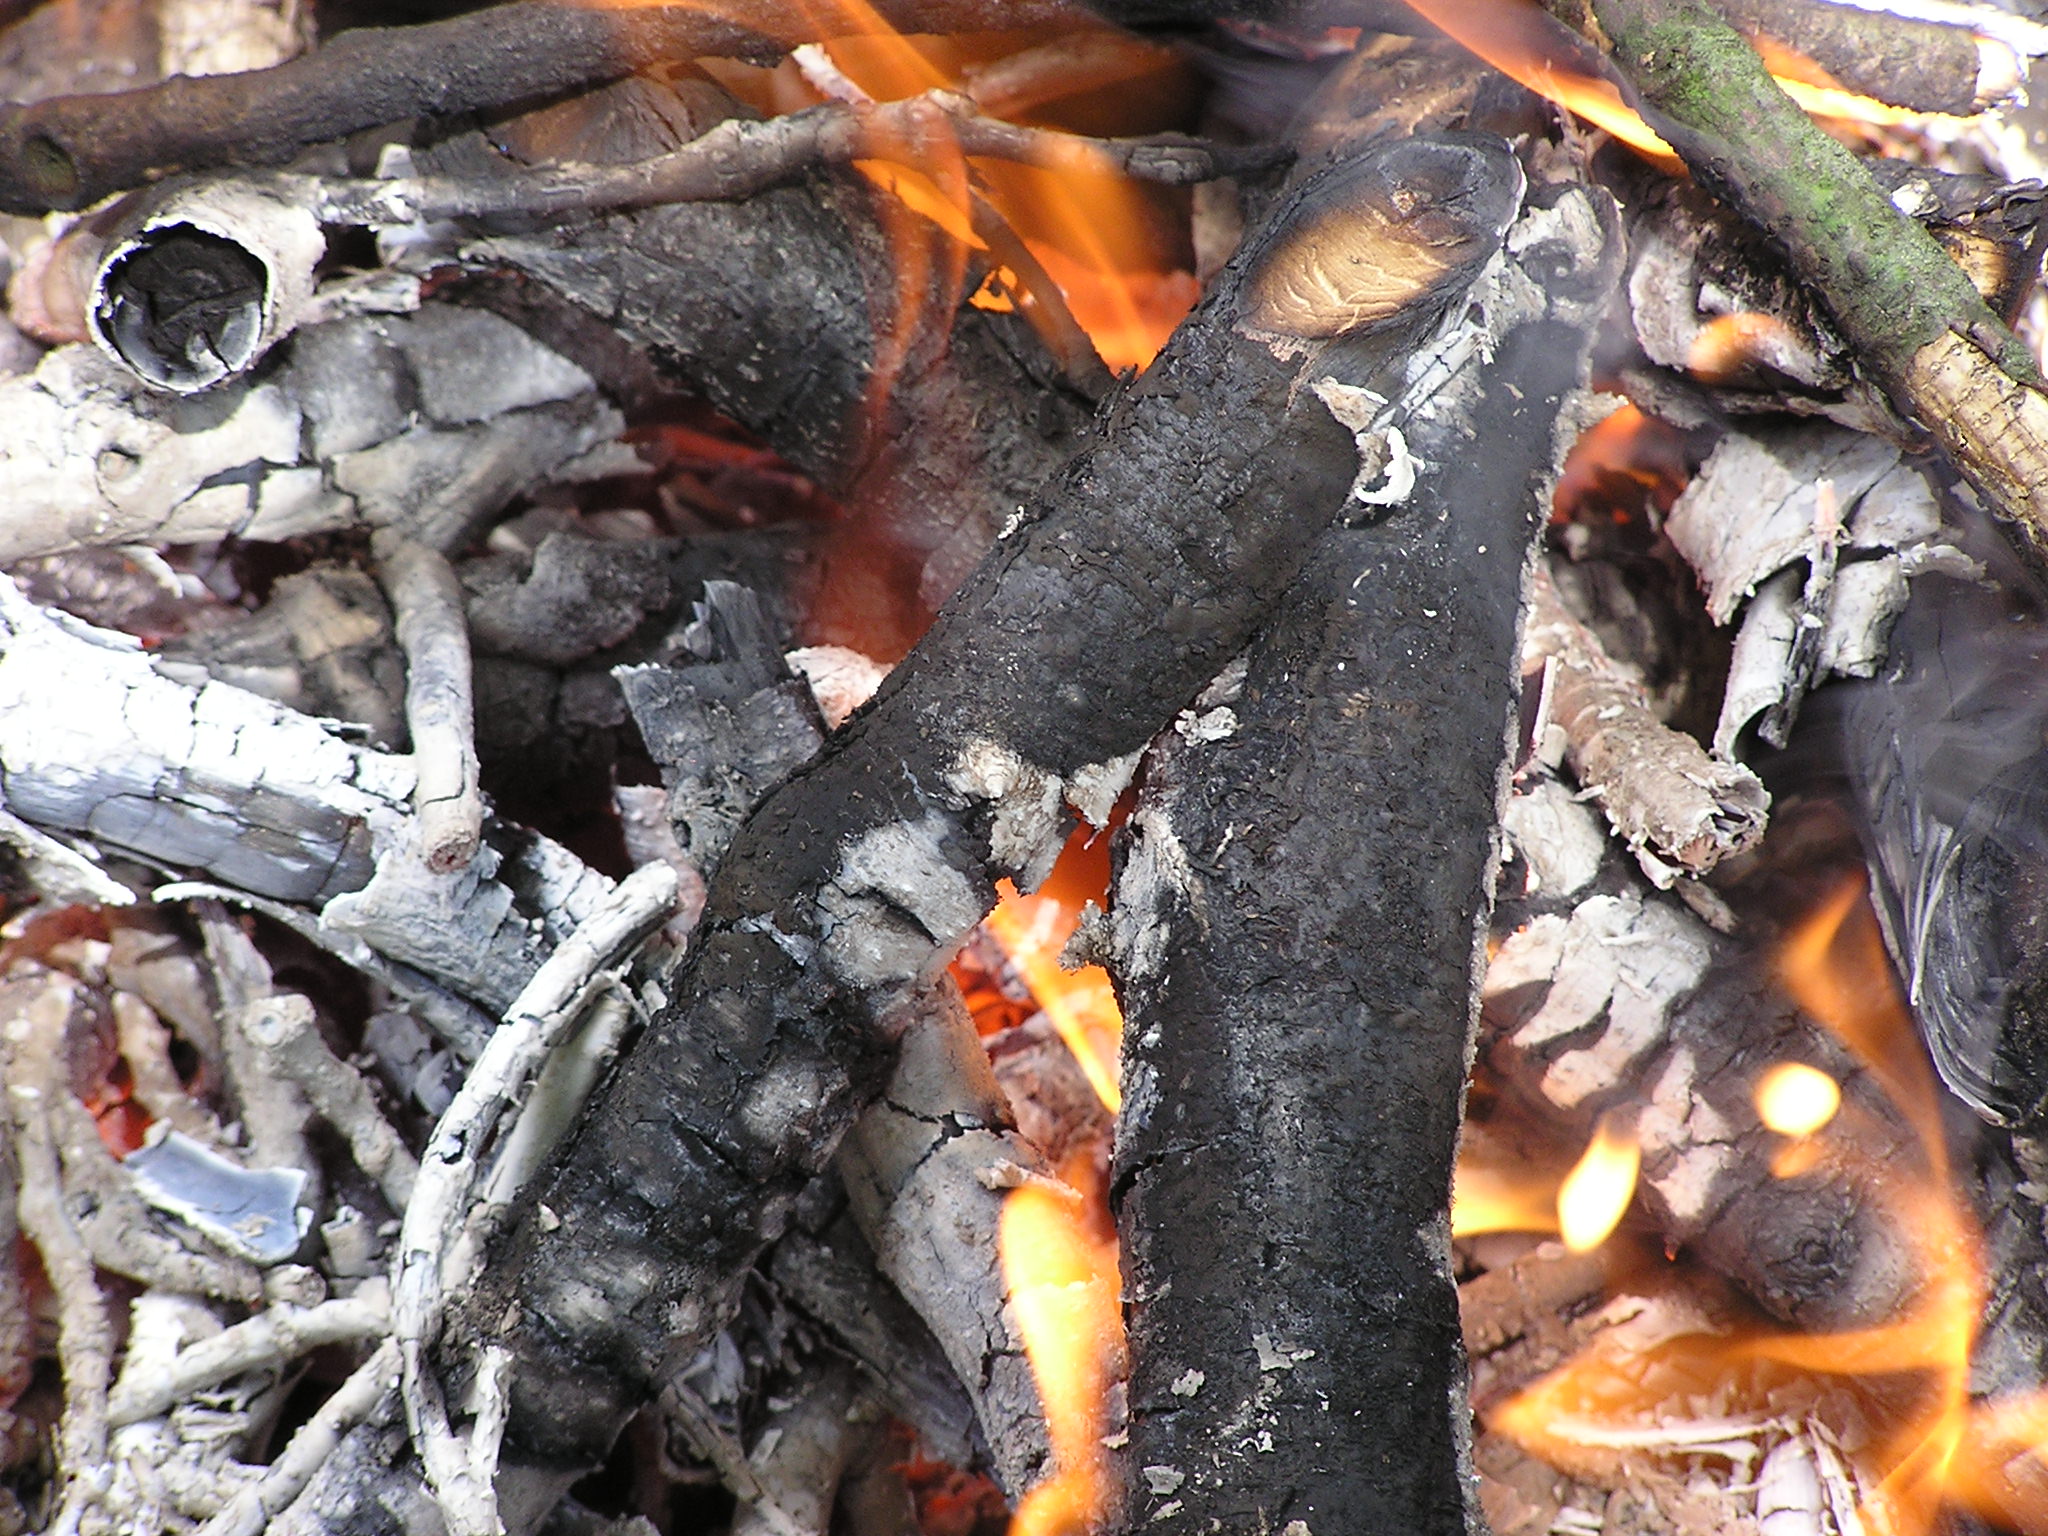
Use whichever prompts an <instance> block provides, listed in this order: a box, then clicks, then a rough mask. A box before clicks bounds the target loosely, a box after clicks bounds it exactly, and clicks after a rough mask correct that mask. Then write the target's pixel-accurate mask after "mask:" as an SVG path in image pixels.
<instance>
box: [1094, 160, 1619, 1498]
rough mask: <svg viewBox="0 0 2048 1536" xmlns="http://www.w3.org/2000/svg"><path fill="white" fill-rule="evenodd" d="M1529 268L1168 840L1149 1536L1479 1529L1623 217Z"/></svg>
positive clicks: (1126, 1146) (1157, 1008)
mask: <svg viewBox="0 0 2048 1536" xmlns="http://www.w3.org/2000/svg"><path fill="white" fill-rule="evenodd" d="M1509 250H1510V251H1511V252H1513V253H1514V259H1512V260H1510V261H1507V262H1504V263H1503V265H1502V266H1501V268H1500V269H1499V270H1498V272H1497V273H1493V274H1489V276H1488V277H1487V278H1482V280H1481V282H1480V285H1479V286H1478V287H1477V289H1476V290H1475V301H1474V307H1473V312H1472V315H1471V316H1470V317H1469V318H1468V320H1467V322H1466V324H1467V325H1469V326H1470V327H1471V334H1468V335H1466V336H1462V337H1460V336H1457V335H1456V334H1454V335H1453V336H1452V337H1451V338H1448V339H1447V350H1448V351H1450V353H1451V355H1453V356H1456V355H1459V354H1458V353H1457V352H1456V351H1455V350H1453V349H1455V348H1457V347H1460V346H1462V345H1464V344H1465V343H1468V342H1470V343H1475V345H1473V346H1472V347H1471V350H1470V351H1469V352H1466V353H1464V354H1462V355H1463V357H1464V361H1463V362H1462V363H1456V364H1453V365H1452V366H1453V367H1454V369H1455V371H1454V372H1452V373H1451V375H1450V377H1449V378H1448V379H1447V380H1446V381H1445V382H1444V383H1443V385H1442V386H1441V388H1440V389H1439V390H1438V391H1437V393H1436V394H1435V395H1434V396H1433V398H1431V399H1430V400H1429V401H1428V402H1427V403H1426V404H1423V405H1421V406H1419V407H1418V408H1417V409H1416V410H1415V411H1413V412H1412V413H1411V417H1410V420H1409V422H1408V424H1407V426H1406V428H1405V433H1406V438H1407V442H1408V446H1409V451H1410V452H1411V453H1412V454H1413V455H1414V456H1415V458H1416V459H1417V460H1418V461H1419V462H1420V464H1421V465H1422V466H1423V467H1422V469H1421V470H1420V472H1419V478H1418V479H1417V480H1416V482H1415V484H1414V487H1413V489H1412V491H1411V492H1410V493H1409V495H1408V496H1407V497H1406V499H1405V500H1404V501H1403V502H1401V503H1400V504H1399V505H1398V506H1395V507H1393V508H1391V509H1390V510H1388V511H1387V512H1386V514H1385V515H1384V516H1383V517H1381V518H1379V519H1378V520H1376V521H1373V522H1370V523H1369V524H1367V525H1366V526H1362V527H1343V528H1338V529H1335V530H1332V531H1331V532H1329V533H1327V534H1325V535H1324V537H1323V539H1322V541H1321V543H1320V544H1319V545H1318V546H1317V549H1316V553H1315V555H1314V557H1313V559H1312V560H1311V562H1310V563H1309V566H1308V568H1307V569H1306V570H1305V571H1304V572H1303V574H1302V577H1301V579H1300V580H1299V581H1298V582H1297V583H1296V585H1295V586H1294V588H1293V589H1292V590H1291V591H1290V592H1289V594H1288V596H1287V599H1286V601H1285V602H1284V604H1283V605H1282V607H1281V609H1280V611H1279V613H1278V615H1277V616H1276V618H1275V621H1274V623H1273V625H1272V627H1271V628H1270V629H1269V630H1268V631H1267V632H1266V633H1265V634H1263V635H1262V636H1261V637H1260V638H1259V639H1258V640H1257V641H1256V642H1255V643H1254V645H1253V647H1252V649H1251V651H1250V652H1249V653H1248V656H1247V658H1246V668H1245V674H1244V679H1243V682H1242V685H1241V687H1240V688H1239V689H1238V690H1237V692H1236V693H1235V696H1234V697H1230V698H1228V699H1221V698H1219V699H1217V700H1215V701H1209V700H1205V703H1210V705H1211V708H1210V710H1209V711H1208V712H1205V713H1203V714H1201V715H1198V716H1197V717H1196V718H1195V719H1194V721H1193V722H1192V723H1193V726H1194V729H1191V730H1188V731H1186V732H1183V733H1178V734H1181V735H1184V736H1185V738H1186V739H1185V741H1184V742H1182V743H1179V744H1176V745H1174V746H1172V747H1171V748H1170V749H1169V750H1168V751H1166V752H1165V753H1163V754H1161V756H1160V757H1156V758H1155V759H1154V760H1153V763H1152V767H1151V769H1150V771H1149V772H1148V777H1147V788H1146V791H1145V793H1144V795H1143V796H1142V797H1141V799H1140V801H1139V806H1138V810H1137V812H1136V813H1135V815H1134V817H1133V821H1132V826H1133V829H1134V831H1135V833H1136V838H1135V840H1134V843H1133V846H1132V847H1131V849H1130V851H1129V853H1128V854H1127V856H1126V858H1125V862H1124V868H1123V871H1122V874H1121V877H1120V880H1119V884H1118V887H1117V892H1116V900H1115V902H1114V905H1113V908H1112V922H1113V924H1114V928H1115V933H1116V940H1117V956H1118V959H1119V960H1120V962H1121V965H1120V973H1121V981H1122V983H1123V985H1122V992H1123V995H1124V998H1125V1001H1126V1007H1127V1011H1128V1017H1127V1021H1126V1033H1125V1046H1124V1051H1125V1056H1124V1112H1123V1119H1122V1121H1121V1124H1120V1126H1119V1131H1118V1138H1117V1153H1116V1157H1117V1168H1116V1174H1115V1180H1114V1202H1115V1204H1116V1207H1117V1211H1118V1225H1119V1228H1120V1230H1121V1232H1122V1236H1123V1241H1124V1248H1125V1256H1126V1258H1125V1270H1124V1280H1125V1289H1126V1294H1127V1295H1128V1297H1129V1314H1130V1325H1131V1353H1132V1361H1133V1367H1132V1379H1131V1427H1130V1445H1129V1450H1128V1452H1127V1453H1125V1457H1124V1459H1125V1462H1126V1464H1127V1465H1126V1471H1127V1476H1126V1479H1125V1481H1126V1483H1127V1485H1130V1486H1131V1496H1130V1502H1129V1506H1128V1507H1127V1509H1126V1510H1125V1515H1124V1525H1123V1527H1122V1528H1123V1529H1124V1530H1127V1531H1141V1530H1142V1531H1154V1530H1156V1531H1163V1532H1183V1531H1185V1532H1196V1531H1210V1530H1217V1529H1222V1530H1253V1529H1266V1530H1280V1529H1282V1528H1283V1527H1285V1528H1286V1529H1289V1530H1293V1529H1296V1523H1298V1525H1299V1528H1300V1529H1303V1530H1309V1531H1314V1532H1324V1531H1338V1530H1385V1531H1395V1530H1398V1531H1404V1532H1412V1533H1415V1536H1455V1533H1461V1532H1463V1531H1465V1530H1466V1529H1468V1528H1477V1519H1476V1515H1475V1514H1474V1512H1473V1511H1472V1510H1471V1509H1470V1508H1469V1507H1468V1505H1467V1502H1466V1474H1465V1472H1464V1470H1463V1469H1464V1468H1465V1467H1466V1466H1467V1464H1468V1458H1469V1454H1470V1450H1469V1441H1468V1425H1467V1413H1466V1409H1465V1404H1464V1386H1463V1369H1462V1362H1461V1357H1460V1354H1459V1348H1458V1306H1457V1297H1456V1294H1455V1290H1454V1287H1453V1285H1452V1280H1451V1274H1450V1264H1449V1249H1450V1239H1449V1231H1448V1227H1447V1225H1446V1217H1445V1212H1446V1210H1447V1209H1448V1205H1449V1195H1450V1174H1451V1159H1452V1154H1453V1151H1454V1148H1455V1146H1456V1143H1457V1136H1458V1122H1459V1116H1460V1108H1461V1105H1462V1100H1463V1084H1464V1078H1465V1072H1466V1066H1467V1063H1468V1061H1469V1060H1470V1053H1471V1050H1472V1040H1473V1029H1474V1018H1475V997H1474V986H1473V977H1474V965H1475V958H1476V954H1477V951H1478V948H1479V945H1480V942H1481V939H1482V937H1483V935H1484V932H1485V923H1486V914H1487V912H1488V910H1489V907H1490V905H1491V895H1492V884H1493V875H1494V870H1495V868H1496V867H1497V862H1496V859H1495V856H1494V851H1493V850H1494V837H1495V832H1494V828H1495V825H1496V822H1497V815H1498V804H1499V799H1500V793H1501V787H1502V783H1503V779H1504V774H1505V769H1506V761H1507V746H1508V732H1509V726H1510V719H1511V714H1512V709H1513V701H1514V698H1515V691H1516V674H1517V671H1518V644H1519V629H1520V621H1521V612H1520V609H1521V598H1520V593H1521V585H1522V575H1523V572H1524V570H1525V569H1526V566H1527V561H1528V553H1529V547H1530V542H1531V539H1532V538H1533V536H1534V535H1535V533H1536V531H1537V529H1538V527H1539V526H1540V525H1541V522H1542V516H1543V512H1544V510H1545V509H1546V508H1547V506H1548V497H1547V496H1546V495H1544V494H1543V492H1544V489H1545V487H1546V486H1547V484H1548V482H1549V479H1550V477H1551V474H1552V466H1553V464H1554V462H1555V452H1556V449H1555V445H1554V438H1555V436H1556V435H1557V430H1558V421H1559V411H1560V407H1561V406H1562V404H1563V403H1564V401H1565V399H1566V397H1567V396H1568V395H1569V394H1570V392H1571V391H1573V390H1575V389H1577V388H1580V387H1582V386H1583V384H1584V381H1585V368H1586V362H1585V359H1586V355H1587V351H1588V348H1589V346H1590V338H1591V332H1592V327H1593V325H1594V324H1595V323H1596V322H1597V320H1598V319H1599V316H1600V315H1601V313H1602V312H1603V311H1604V310H1605V308H1606V305H1607V302H1608V298H1609V296H1610V295H1611V293H1612V292H1613V291H1614V288H1615V284H1616V282H1617V281H1618V278H1619V271H1620V241H1619V220H1618V217H1617V216H1616V214H1615V212H1614V209H1613V205H1612V203H1611V202H1610V201H1609V200H1608V198H1607V196H1606V194H1605V193H1603V192H1595V191H1591V190H1589V189H1585V188H1581V187H1577V186H1571V185H1565V186H1554V187H1549V188H1545V189H1541V190H1540V191H1539V192H1538V193H1537V195H1536V196H1535V198H1533V199H1532V206H1531V208H1530V211H1529V212H1528V213H1527V214H1526V215H1525V216H1524V218H1523V220H1522V222H1521V223H1520V224H1518V225H1517V226H1516V228H1515V230H1514V231H1513V232H1511V233H1510V235H1509ZM1224 711H1227V712H1228V714H1227V716H1226V715H1224V714H1223V712H1224ZM1169 739H1170V738H1169ZM1290 1522H1295V1523H1290Z"/></svg>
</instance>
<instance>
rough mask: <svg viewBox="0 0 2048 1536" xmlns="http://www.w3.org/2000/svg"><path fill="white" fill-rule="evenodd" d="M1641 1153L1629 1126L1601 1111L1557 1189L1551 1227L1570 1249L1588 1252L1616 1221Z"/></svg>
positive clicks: (1630, 1196) (1630, 1195)
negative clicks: (1554, 1225)
mask: <svg viewBox="0 0 2048 1536" xmlns="http://www.w3.org/2000/svg"><path fill="white" fill-rule="evenodd" d="M1642 1167H1643V1153H1642V1148H1641V1147H1640V1146H1639V1145H1638V1144H1637V1142H1636V1138H1635V1134H1634V1132H1632V1131H1625V1130H1623V1129H1622V1128H1621V1127H1620V1126H1619V1125H1618V1124H1617V1123H1616V1122H1615V1120H1614V1119H1613V1118H1612V1117H1611V1116H1602V1117H1601V1121H1600V1124H1599V1125H1598V1126H1597V1127H1595V1129H1594V1131H1593V1139H1592V1141H1591V1142H1589V1143H1588V1144H1587V1146H1586V1150H1585V1153H1584V1154H1583V1155H1582V1156H1581V1157H1580V1158H1579V1160H1578V1162H1577V1164H1576V1165H1574V1167H1573V1168H1572V1171H1571V1172H1570V1173H1568V1174H1566V1175H1565V1176H1564V1183H1562V1184H1560V1185H1559V1186H1558V1189H1557V1231H1558V1236H1560V1237H1562V1238H1563V1239H1564V1245H1565V1247H1567V1248H1569V1249H1570V1250H1571V1251H1572V1252H1573V1253H1591V1252H1592V1251H1593V1250H1594V1249H1595V1248H1598V1247H1599V1246H1600V1245H1601V1244H1602V1243H1604V1242H1606V1241H1607V1238H1608V1234H1609V1233H1611V1232H1613V1230H1614V1229H1615V1228H1616V1227H1618V1226H1620V1225H1621V1218H1622V1217H1623V1216H1625V1215H1627V1214H1628V1207H1629V1202H1630V1201H1632V1200H1634V1199H1635V1197H1636V1176H1637V1175H1638V1174H1639V1173H1641V1172H1642Z"/></svg>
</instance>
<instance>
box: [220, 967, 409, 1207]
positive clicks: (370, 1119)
mask: <svg viewBox="0 0 2048 1536" xmlns="http://www.w3.org/2000/svg"><path fill="white" fill-rule="evenodd" d="M272 1002H273V1003H274V1004H275V1005H276V1006H273V1007H269V1008H266V1009H264V1010H263V1011H262V1012H261V1013H258V1014H255V1015H253V1016H252V1017H251V1019H250V1021H249V1024H248V1025H247V1026H246V1027H247V1028H248V1030H249V1034H250V1036H251V1038H252V1039H254V1040H255V1042H256V1048H257V1050H258V1051H259V1052H260V1053H261V1054H262V1057H263V1060H264V1062H265V1063H266V1064H267V1065H268V1066H269V1067H270V1069H271V1070H272V1072H273V1073H274V1074H275V1075H277V1076H279V1077H282V1078H285V1079H287V1080H289V1081H290V1082H293V1083H296V1084H297V1085H298V1087H299V1090H300V1092H302V1093H304V1094H305V1096H306V1098H307V1100H308V1101H309V1102H310V1103H311V1104H312V1106H313V1111H314V1113H316V1114H317V1115H319V1116H320V1118H321V1119H323V1120H325V1121H326V1122H327V1123H328V1124H329V1125H331V1126H333V1127H334V1128H335V1129H336V1130H337V1131H339V1132H341V1134H342V1136H343V1137H344V1138H346V1140H347V1141H348V1150H349V1155H350V1156H351V1157H353V1158H354V1159H355V1162H356V1166H357V1167H358V1168H360V1169H362V1170H363V1172H365V1173H367V1174H368V1175H369V1176H370V1177H371V1178H373V1179H375V1180H376V1181H377V1187H378V1188H379V1189H381V1190H383V1191H384V1198H385V1199H387V1200H389V1201H390V1202H391V1209H392V1210H394V1211H402V1210H404V1209H405V1207H406V1203H407V1202H408V1201H410V1200H411V1199H412V1188H413V1181H414V1179H415V1178H417V1177H418V1175H419V1163H418V1162H417V1161H416V1160H415V1159H414V1157H413V1155H412V1153H411V1152H410V1151H408V1150H407V1148H406V1145H405V1142H404V1140H403V1139H402V1138H401V1137H400V1136H399V1134H398V1132H397V1131H395V1130H393V1129H392V1128H391V1122H390V1121H388V1120H386V1119H385V1118H384V1115H383V1112H382V1111H381V1110H379V1109H378V1108H377V1095H376V1093H375V1091H374V1090H372V1089H371V1087H370V1085H369V1083H368V1082H367V1081H365V1080H364V1077H363V1074H362V1073H360V1072H358V1071H357V1070H356V1069H355V1068H354V1067H352V1066H350V1065H349V1064H348V1063H347V1062H345V1061H343V1060H342V1059H341V1058H340V1057H339V1056H336V1055H335V1054H334V1052H333V1051H331V1050H329V1049H328V1048H327V1042H326V1041H324V1040H322V1039H321V1038H320V1028H319V1025H318V1024H317V1023H316V1022H315V1019H314V1014H313V1005H312V1004H311V1003H310V1002H308V1001H307V1000H306V999H304V998H302V997H298V996H297V995H295V994H287V995H285V996H281V997H278V998H274V999H272Z"/></svg>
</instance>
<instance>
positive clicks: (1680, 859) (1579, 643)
mask: <svg viewBox="0 0 2048 1536" xmlns="http://www.w3.org/2000/svg"><path fill="white" fill-rule="evenodd" d="M1529 603H1530V608H1529V621H1528V627H1527V630H1526V631H1525V633H1524V635H1523V639H1522V652H1523V655H1524V656H1525V657H1530V658H1540V659H1542V660H1543V661H1544V662H1545V663H1547V665H1548V670H1547V671H1546V672H1545V673H1544V698H1545V700H1546V701H1547V704H1548V710H1549V715H1548V722H1554V723H1555V724H1556V725H1557V726H1559V727H1560V728H1561V729H1562V730H1563V732H1564V738H1565V761H1566V762H1567V763H1568V764H1570V766H1571V770H1572V772H1573V773H1574V774H1575V775H1576V776H1577V777H1578V780H1579V783H1580V785H1581V786H1582V787H1583V788H1584V789H1585V791H1586V793H1587V794H1589V795H1591V796H1592V797H1593V798H1594V799H1595V800H1597V801H1598V802H1599V805H1600V808H1601V809H1602V810H1603V811H1605V812H1606V813H1607V819H1608V821H1609V822H1610V823H1611V824H1612V825H1613V827H1614V830H1615V832H1616V834H1617V835H1618V836H1619V837H1620V838H1621V840H1622V841H1623V842H1625V843H1626V844H1628V846H1629V850H1630V851H1631V852H1633V853H1634V854H1635V855H1636V857H1637V858H1638V859H1639V860H1640V861H1642V864H1643V869H1644V872H1645V873H1646V874H1648V875H1649V876H1650V878H1651V879H1652V881H1654V882H1655V883H1656V884H1658V885H1660V886H1668V885H1669V884H1670V883H1671V882H1672V880H1673V879H1675V878H1677V877H1678V876H1679V875H1680V874H1686V875H1700V874H1704V873H1705V872H1706V871H1707V870H1709V869H1712V868H1713V867H1714V866H1715V865H1716V864H1718V863H1720V861H1721V860H1722V859H1724V858H1726V857H1728V856H1729V855H1730V854H1734V853H1740V852H1742V851H1743V850H1744V849H1746V848H1749V847H1752V846H1754V845H1755V843H1756V841H1757V839H1759V838H1760V837H1762V836H1763V832H1764V824H1765V823H1764V818H1765V813H1766V812H1767V811H1768V810H1769V808H1770V803H1771V797H1770V793H1769V792H1768V791H1767V790H1766V789H1765V788H1764V786H1763V784H1762V782H1761V781H1760V780H1759V779H1758V778H1757V776H1756V775H1755V774H1753V773H1751V772H1750V771H1749V770H1748V769H1747V768H1745V767H1743V766H1742V765H1741V764H1740V763H1729V762H1722V761H1720V760H1718V759H1715V758H1710V757H1709V756H1707V754H1706V752H1705V751H1704V750H1703V749H1702V748H1701V746H1700V744H1699V743H1698V742H1696V741H1694V740H1693V739H1692V737H1690V736H1688V735H1686V734H1685V733H1684V732H1682V731H1676V730H1673V729H1672V728H1671V727H1670V726H1668V725H1666V724H1664V722H1663V721H1661V720H1659V719H1658V718H1657V716H1656V715H1655V713H1654V712H1653V711H1652V710H1651V708H1650V702H1649V698H1648V695H1647V694H1646V693H1645V692H1644V690H1643V687H1642V684H1641V683H1640V682H1638V681H1637V680H1636V679H1635V678H1633V677H1631V676H1630V675H1629V674H1628V673H1627V672H1626V671H1625V670H1623V668H1622V667H1621V666H1620V665H1618V664H1617V663H1616V662H1615V660H1614V658H1613V657H1611V656H1609V655H1608V654H1607V650H1606V647H1604V646H1603V645H1602V644H1601V643H1600V639H1599V637H1598V636H1597V635H1595V634H1594V633H1593V632H1592V631H1591V630H1590V629H1588V628H1586V626H1585V625H1583V624H1581V623H1579V621H1578V620H1577V619H1575V618H1573V617H1572V616H1571V614H1570V613H1569V612H1568V611H1566V609H1565V607H1564V605H1563V603H1561V602H1560V601H1559V600H1558V596H1557V588H1556V587H1555V586H1554V585H1553V584H1552V582H1551V579H1550V573H1549V571H1548V570H1547V569H1546V568H1545V567H1544V566H1543V565H1542V564H1541V563H1539V564H1538V565H1537V566H1536V568H1535V570H1534V572H1533V573H1532V575H1531V576H1530V584H1529ZM1548 722H1540V723H1539V728H1540V725H1541V724H1543V723H1548Z"/></svg>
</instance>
